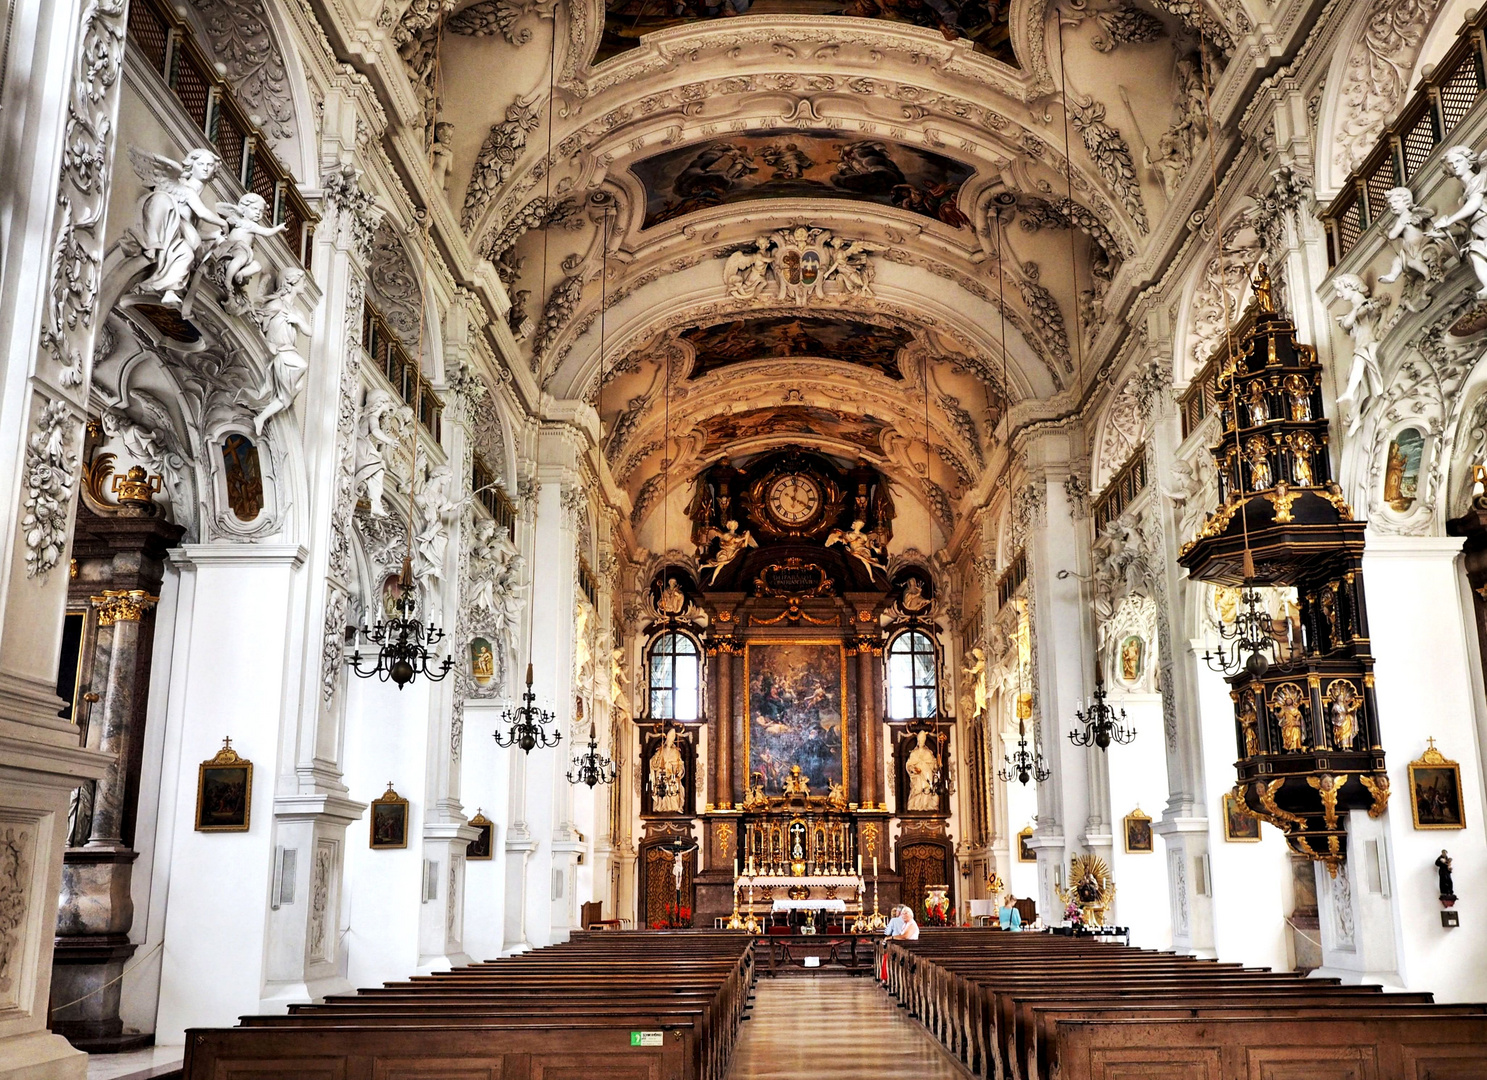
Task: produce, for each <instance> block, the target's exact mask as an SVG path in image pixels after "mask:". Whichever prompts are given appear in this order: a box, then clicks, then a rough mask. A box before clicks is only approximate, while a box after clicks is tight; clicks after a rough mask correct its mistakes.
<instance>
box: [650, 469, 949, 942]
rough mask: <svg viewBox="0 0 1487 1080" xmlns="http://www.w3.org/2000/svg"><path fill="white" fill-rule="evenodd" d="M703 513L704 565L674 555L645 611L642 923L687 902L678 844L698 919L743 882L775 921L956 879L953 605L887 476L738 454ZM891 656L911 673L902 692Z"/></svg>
mask: <svg viewBox="0 0 1487 1080" xmlns="http://www.w3.org/2000/svg"><path fill="white" fill-rule="evenodd" d="M689 513H690V515H691V517H692V526H693V537H694V540H695V542H696V543H697V547H698V550H699V555H698V559H697V564H696V565H686V564H683V563H681V562H670V563H667V564H665V565H662V566H659V567H658V568H656V569H655V571H654V574H653V577H652V584H651V605H652V615H653V618H652V620H651V621H650V622H649V625H648V626H647V627H646V631H647V641H648V646H647V648H648V650H649V655H648V656H647V658H646V663H645V665H644V667H643V670H645V671H646V672H647V673H648V677H649V679H650V686H649V687H647V688H646V689H647V693H648V697H647V705H646V708H645V713H646V715H644V716H642V717H641V718H640V742H641V745H640V752H641V772H642V784H641V814H642V818H643V820H644V822H645V834H644V839H643V841H642V846H641V860H642V875H641V882H642V889H641V896H640V905H641V910H640V912H638V915H639V917H640V919H641V921H642V924H644V925H649V924H654V923H656V922H658V921H661V920H663V919H665V917H666V907H667V905H668V904H674V902H675V899H676V896H677V888H676V885H677V882H676V878H675V876H674V862H675V860H676V859H678V858H680V859H681V860H682V861H683V866H682V878H681V893H682V903H683V906H691V907H693V908H694V918H693V924H694V925H697V926H711V925H713V924H714V923H715V921H718V920H726V919H727V918H728V916H729V915H730V913H731V912H732V910H733V904H734V888H735V884H737V885H738V887H739V892H740V904H742V905H744V906H745V907H746V908H747V909H748V910H751V911H752V912H754V913H755V914H757V915H760V916H761V917H762V916H763V915H765V914H768V913H772V912H774V910H775V908H776V905H777V904H778V905H779V906H780V907H782V908H794V907H805V908H815V907H818V906H826V907H828V908H829V910H831V911H833V912H835V911H837V910H838V907H837V903H836V902H838V901H839V902H840V912H841V918H842V919H844V920H846V921H851V920H852V919H853V918H854V917H855V916H856V915H858V914H860V913H861V912H862V911H863V905H864V904H865V905H866V906H867V908H868V909H871V905H872V903H873V895H874V890H875V888H876V890H877V895H878V898H879V901H880V903H881V904H882V905H883V906H884V908H885V910H886V909H887V908H889V907H891V906H892V905H893V904H895V903H897V902H898V901H899V898H900V896H901V895H902V896H903V897H904V898H905V899H906V900H910V901H913V902H915V903H916V906H918V905H920V904H922V901H923V898H924V895H925V891H926V889H927V888H928V887H929V886H931V885H943V886H946V887H949V888H952V889H953V885H954V882H953V874H952V868H953V865H954V863H953V854H952V853H953V844H952V841H951V839H950V837H949V835H948V833H947V828H946V825H947V819H948V817H949V811H950V801H949V786H948V782H947V780H946V778H947V777H948V775H949V773H950V754H951V752H952V749H953V748H952V746H951V733H952V729H953V727H954V720H953V718H952V717H950V716H949V715H947V713H948V710H947V709H946V708H944V707H943V705H942V700H946V701H948V700H949V695H948V694H941V693H940V692H939V688H938V686H937V680H938V678H939V677H940V671H941V664H940V656H941V648H942V646H941V643H940V638H941V634H942V628H941V627H940V625H939V623H938V621H937V619H938V617H939V612H940V605H939V603H938V599H937V596H938V593H937V589H936V585H935V581H934V575H933V574H932V572H931V570H930V568H929V566H928V565H927V564H926V563H923V562H921V561H917V560H914V559H909V558H904V557H898V558H889V557H888V555H887V550H888V547H889V541H890V540H891V537H892V526H893V504H892V500H891V498H890V497H889V494H888V486H887V484H886V482H884V481H883V479H882V477H881V476H880V474H879V473H878V472H877V471H876V470H875V469H874V468H873V467H872V466H871V465H869V464H867V463H865V462H864V461H861V460H859V461H857V462H856V464H855V465H852V466H848V465H845V464H843V463H841V462H840V461H838V460H837V459H834V458H829V457H826V456H824V455H820V454H815V453H811V452H807V451H803V450H794V449H791V450H786V451H783V452H776V453H772V454H766V455H761V456H760V457H757V458H755V459H753V460H751V461H748V462H746V463H745V464H743V465H735V464H733V463H731V462H729V461H728V460H727V459H723V460H722V461H720V462H719V463H718V464H717V465H715V466H713V468H712V469H710V470H709V471H707V472H705V473H703V474H702V476H701V477H699V479H698V482H697V489H696V494H695V496H694V498H693V501H692V505H691V508H690V510H689ZM885 651H886V652H887V653H888V654H889V655H888V656H887V657H885ZM899 654H902V656H901V658H900V655H899ZM694 657H695V658H694ZM888 662H892V663H894V664H900V663H901V664H902V665H907V666H906V667H902V668H901V669H899V668H896V669H895V670H901V671H907V672H909V673H910V675H909V696H908V697H907V698H904V697H903V695H902V694H901V693H899V692H898V691H897V690H895V691H894V692H895V694H896V695H897V697H896V701H897V702H898V707H897V708H892V707H890V701H889V690H890V684H891V683H892V680H891V679H890V677H889V672H888V669H887V663H888ZM691 664H696V665H697V669H698V675H697V676H696V678H697V679H698V681H699V682H700V685H701V687H702V690H701V693H700V695H698V696H699V697H700V701H701V705H700V708H698V709H697V710H696V715H695V716H692V715H687V709H686V707H685V706H684V705H682V704H681V702H682V701H683V696H682V694H683V689H684V688H685V686H689V685H696V684H695V683H688V681H687V680H688V679H691V678H692V677H693V676H691V675H690V674H687V673H688V672H690V671H691V670H692V668H691V667H690V666H689V665H691ZM668 679H669V680H670V681H669V682H668ZM905 701H907V703H908V704H907V707H905V706H904V704H903V703H904V702H905ZM888 770H891V771H888ZM894 823H897V825H898V828H897V829H894V828H893V827H892V826H893V824H894ZM890 840H892V842H890ZM694 845H695V846H694ZM689 902H690V903H689ZM833 921H835V919H833Z"/></svg>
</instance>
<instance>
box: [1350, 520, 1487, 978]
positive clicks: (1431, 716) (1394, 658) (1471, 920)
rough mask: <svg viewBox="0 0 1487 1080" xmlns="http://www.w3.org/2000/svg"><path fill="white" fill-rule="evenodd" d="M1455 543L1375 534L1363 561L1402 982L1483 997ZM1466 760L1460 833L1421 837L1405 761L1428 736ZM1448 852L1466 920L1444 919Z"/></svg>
mask: <svg viewBox="0 0 1487 1080" xmlns="http://www.w3.org/2000/svg"><path fill="white" fill-rule="evenodd" d="M1460 545H1461V541H1460V540H1459V539H1446V538H1423V537H1422V538H1392V537H1390V538H1383V537H1374V536H1370V537H1369V538H1368V547H1367V548H1366V550H1365V554H1364V557H1363V568H1364V576H1365V588H1366V589H1367V593H1368V622H1369V632H1370V636H1371V637H1372V639H1373V645H1374V654H1375V657H1376V660H1377V662H1376V665H1375V668H1374V674H1375V679H1376V691H1377V694H1378V703H1379V719H1380V727H1381V729H1382V735H1383V742H1384V749H1385V752H1386V753H1387V754H1388V767H1389V782H1390V785H1391V789H1392V791H1393V795H1392V797H1391V798H1390V801H1389V810H1388V812H1387V814H1386V815H1385V817H1384V819H1383V824H1384V826H1385V829H1386V830H1387V836H1388V841H1389V843H1388V853H1389V856H1390V861H1391V868H1392V870H1393V888H1392V892H1393V903H1394V909H1395V915H1394V922H1395V927H1394V930H1395V934H1396V939H1397V940H1398V941H1399V942H1400V944H1401V956H1400V975H1401V976H1402V977H1403V980H1404V983H1405V986H1406V987H1407V988H1408V989H1411V990H1430V991H1432V992H1434V993H1435V995H1436V997H1437V1000H1440V1001H1481V1000H1483V999H1484V997H1487V964H1484V963H1483V958H1484V957H1487V904H1484V898H1487V862H1484V861H1483V859H1482V858H1481V852H1482V848H1483V837H1484V832H1483V828H1484V823H1487V805H1484V800H1483V769H1482V760H1481V751H1480V747H1479V746H1478V742H1477V730H1476V723H1475V713H1474V709H1475V703H1474V701H1473V700H1472V689H1471V688H1472V678H1471V672H1470V665H1472V664H1475V663H1476V662H1477V660H1476V656H1475V654H1474V648H1475V642H1474V640H1473V636H1472V635H1473V634H1474V633H1475V631H1474V628H1473V626H1472V624H1471V623H1470V622H1468V621H1467V618H1466V616H1465V614H1464V612H1463V607H1462V600H1461V586H1460V576H1461V571H1460V570H1459V569H1458V566H1457V558H1456V552H1457V551H1458V550H1459V549H1460ZM1427 736H1433V737H1434V738H1435V744H1436V748H1437V749H1439V750H1440V751H1441V753H1443V754H1444V755H1445V756H1446V757H1448V758H1451V759H1453V760H1455V761H1458V762H1460V764H1461V789H1462V796H1463V799H1464V800H1465V807H1464V810H1465V817H1466V828H1465V829H1461V830H1428V831H1422V830H1417V829H1415V827H1414V822H1413V817H1412V814H1411V812H1410V804H1409V763H1410V761H1411V760H1413V759H1415V758H1418V757H1419V756H1420V754H1421V753H1422V752H1423V751H1424V750H1425V747H1426V742H1425V740H1426V737H1427ZM1441 848H1446V849H1448V850H1450V851H1451V853H1452V855H1454V856H1455V867H1454V874H1455V888H1456V895H1457V896H1459V897H1460V898H1461V899H1460V900H1458V901H1457V903H1456V910H1457V911H1459V912H1460V918H1461V925H1460V926H1459V927H1457V928H1455V929H1445V928H1443V927H1442V926H1441V923H1440V910H1441V906H1440V902H1439V900H1438V899H1437V881H1436V872H1435V860H1436V857H1437V856H1438V855H1439V854H1440V851H1441Z"/></svg>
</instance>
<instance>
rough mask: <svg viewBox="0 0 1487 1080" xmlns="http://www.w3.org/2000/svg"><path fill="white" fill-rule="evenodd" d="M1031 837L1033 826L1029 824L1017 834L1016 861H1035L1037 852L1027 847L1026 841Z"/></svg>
mask: <svg viewBox="0 0 1487 1080" xmlns="http://www.w3.org/2000/svg"><path fill="white" fill-rule="evenodd" d="M1032 838H1033V827H1032V826H1031V825H1029V826H1028V827H1027V828H1025V829H1023V830H1022V832H1020V833H1018V834H1017V861H1018V862H1037V861H1038V853H1037V852H1036V851H1034V850H1033V849H1032V848H1030V847H1028V844H1027V842H1028V841H1029V840H1031V839H1032Z"/></svg>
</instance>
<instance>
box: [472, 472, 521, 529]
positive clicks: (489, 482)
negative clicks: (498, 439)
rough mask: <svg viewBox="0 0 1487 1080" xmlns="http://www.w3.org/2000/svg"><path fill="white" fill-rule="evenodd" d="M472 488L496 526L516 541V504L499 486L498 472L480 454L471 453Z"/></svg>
mask: <svg viewBox="0 0 1487 1080" xmlns="http://www.w3.org/2000/svg"><path fill="white" fill-rule="evenodd" d="M470 490H471V491H473V492H474V493H475V498H476V500H477V501H479V503H480V505H481V506H483V507H485V509H486V511H487V512H488V513H489V514H490V516H491V520H492V521H494V522H495V523H496V528H498V529H502V530H504V531H505V533H506V538H507V539H508V540H510V541H511V542H512V543H513V544H514V543H516V504H515V503H513V502H512V501H511V499H510V498H509V497H508V496H507V495H506V493H505V492H504V491H502V490H501V489H500V487H498V486H497V484H496V474H495V473H493V472H492V471H491V470H490V468H489V466H487V465H486V463H485V462H484V461H483V460H481V457H480V455H479V454H471V455H470Z"/></svg>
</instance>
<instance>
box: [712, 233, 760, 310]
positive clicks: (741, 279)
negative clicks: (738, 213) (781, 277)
mask: <svg viewBox="0 0 1487 1080" xmlns="http://www.w3.org/2000/svg"><path fill="white" fill-rule="evenodd" d="M768 243H769V242H768V241H767V240H760V241H759V243H758V245H757V247H756V249H755V250H754V251H735V252H734V253H733V254H732V255H730V256H728V261H727V262H725V263H724V264H723V286H724V288H726V289H727V290H728V295H730V296H732V297H733V298H734V299H735V300H753V299H755V298H756V297H757V296H758V295H759V294H760V293H761V292H763V291H764V287H765V285H767V284H768V283H769V281H768V279H769V255H768V254H766V252H765V248H766V247H767V246H768Z"/></svg>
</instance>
